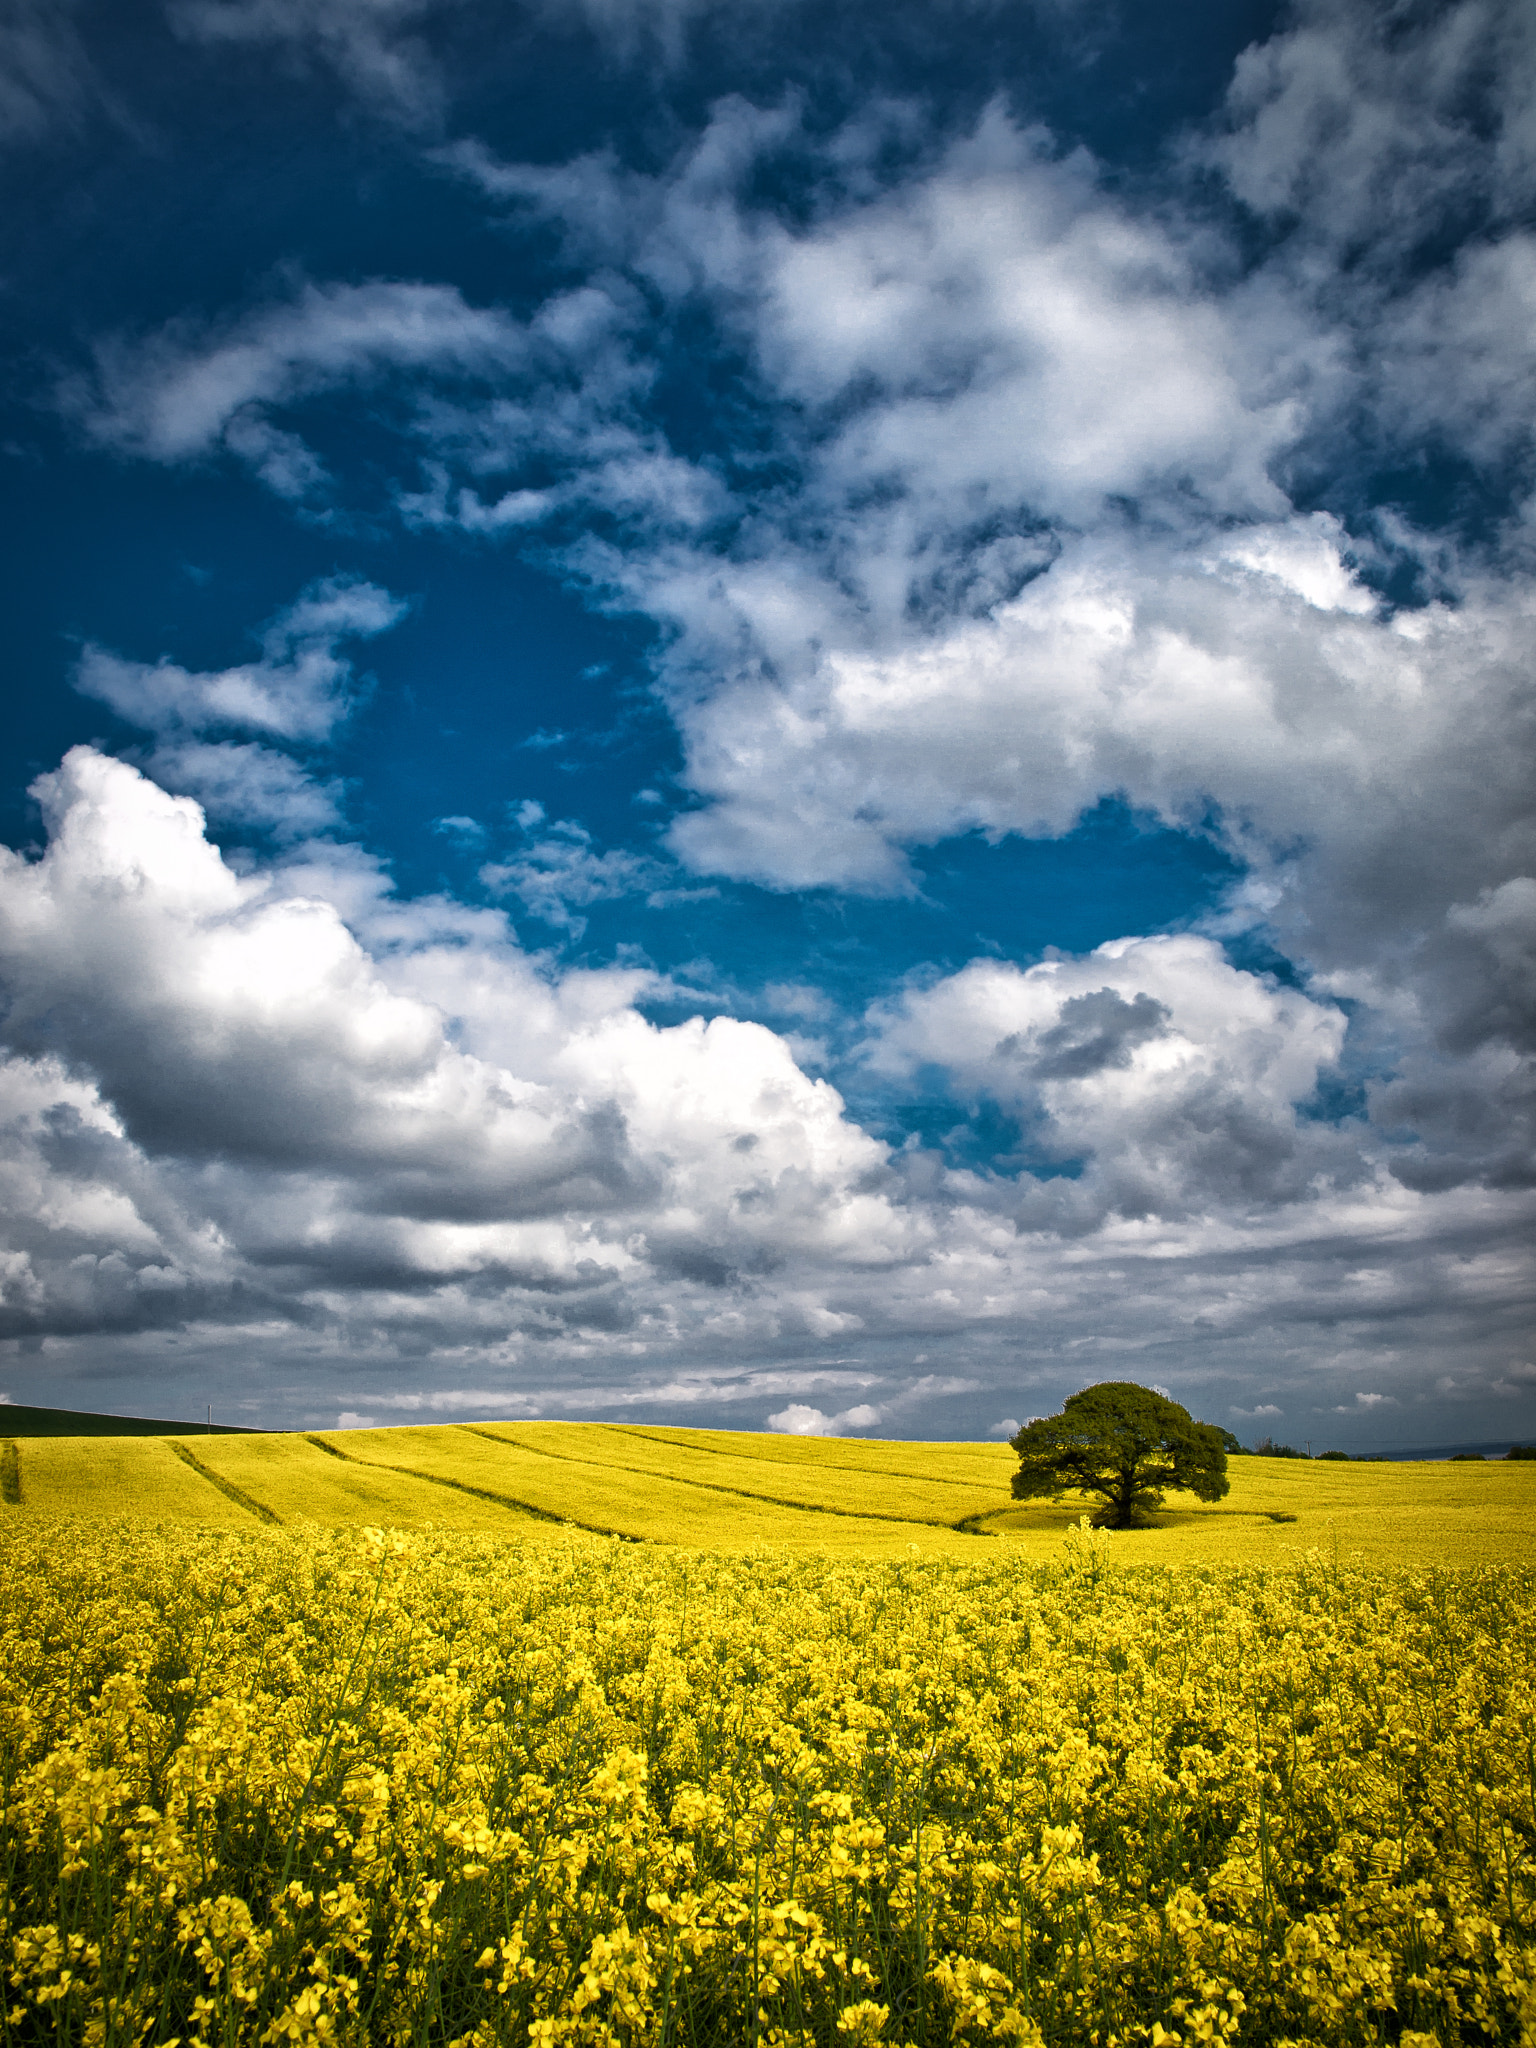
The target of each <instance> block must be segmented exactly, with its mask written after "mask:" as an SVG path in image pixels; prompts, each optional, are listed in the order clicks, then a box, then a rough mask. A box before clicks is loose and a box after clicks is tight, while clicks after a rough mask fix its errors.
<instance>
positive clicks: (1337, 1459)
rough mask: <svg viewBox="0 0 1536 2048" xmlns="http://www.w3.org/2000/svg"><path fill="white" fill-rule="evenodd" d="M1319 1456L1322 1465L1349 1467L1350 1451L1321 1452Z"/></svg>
mask: <svg viewBox="0 0 1536 2048" xmlns="http://www.w3.org/2000/svg"><path fill="white" fill-rule="evenodd" d="M1317 1455H1318V1462H1319V1463H1320V1464H1324V1465H1347V1464H1348V1463H1349V1453H1348V1451H1319V1452H1318V1454H1317Z"/></svg>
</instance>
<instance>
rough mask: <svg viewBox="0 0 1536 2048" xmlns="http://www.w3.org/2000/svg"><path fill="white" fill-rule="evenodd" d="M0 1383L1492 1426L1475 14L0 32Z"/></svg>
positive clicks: (1511, 485) (1506, 417) (1497, 267)
mask: <svg viewBox="0 0 1536 2048" xmlns="http://www.w3.org/2000/svg"><path fill="white" fill-rule="evenodd" d="M0 178H3V179H4V181H5V191H6V200H5V204H4V206H3V208H0V329H3V333H0V358H3V367H4V376H3V380H0V382H3V399H0V403H3V419H0V478H3V490H4V502H5V507H6V531H7V536H8V538H7V543H6V547H5V549H4V553H3V559H0V579H3V598H0V602H3V607H4V610H3V616H4V621H5V628H6V630H5V632H4V635H3V638H0V648H3V660H4V687H3V691H0V696H3V708H0V715H3V718H4V740H3V748H0V770H3V772H0V1019H3V1023H0V1212H3V1222H0V1402H3V1401H5V1400H9V1401H13V1402H24V1403H41V1404H47V1405H54V1406H63V1407H75V1408H86V1409H97V1410H106V1411H110V1412H117V1413H124V1414H129V1413H140V1414H150V1415H167V1416H183V1417H201V1416H202V1415H203V1414H204V1412H205V1408H206V1407H208V1406H211V1407H212V1409H213V1412H214V1415H215V1418H216V1419H219V1420H222V1421H225V1422H247V1423H251V1424H257V1425H261V1426H266V1427H314V1426H316V1425H324V1426H328V1427H334V1426H348V1425H350V1424H357V1423H364V1422H372V1423H381V1424H382V1423H388V1422H408V1421H417V1422H421V1421H454V1420H459V1419H469V1418H472V1417H483V1416H493V1415H494V1416H509V1417H522V1416H528V1417H532V1416H568V1417H574V1418H578V1419H583V1418H584V1419H592V1420H610V1421H612V1420H627V1421H633V1422H668V1423H681V1424H697V1425H700V1426H710V1427H732V1428H741V1429H749V1430H764V1429H767V1430H778V1431H788V1432H800V1433H813V1434H838V1433H845V1434H857V1435H866V1436H870V1435H874V1436H887V1437H908V1438H951V1439H959V1438H964V1439H972V1440H975V1439H986V1438H993V1439H1001V1438H1004V1437H1006V1436H1008V1435H1009V1434H1011V1433H1012V1432H1013V1431H1014V1430H1015V1429H1016V1428H1017V1427H1018V1424H1019V1423H1020V1422H1021V1421H1022V1420H1024V1419H1025V1418H1027V1417H1029V1416H1031V1415H1038V1414H1046V1413H1050V1412H1052V1411H1053V1410H1054V1409H1055V1408H1057V1407H1058V1406H1059V1405H1060V1402H1061V1401H1062V1399H1063V1398H1064V1397H1065V1396H1066V1395H1067V1394H1069V1393H1071V1392H1072V1391H1074V1390H1075V1389H1076V1388H1078V1387H1080V1386H1083V1385H1085V1384H1088V1383H1090V1382H1092V1381H1096V1380H1103V1379H1133V1380H1137V1381H1139V1382H1141V1383H1142V1384H1145V1385H1152V1386H1157V1387H1159V1388H1161V1389H1163V1390H1166V1391H1168V1392H1171V1393H1172V1394H1173V1396H1174V1397H1175V1398H1176V1399H1178V1400H1179V1401H1181V1402H1183V1403H1184V1404H1185V1405H1186V1406H1188V1407H1189V1408H1190V1409H1191V1410H1192V1411H1193V1412H1194V1413H1196V1414H1197V1415H1199V1416H1201V1417H1203V1418H1204V1419H1206V1420H1208V1421H1212V1422H1216V1423H1218V1424H1220V1425H1221V1426H1222V1427H1224V1428H1227V1429H1230V1430H1232V1431H1233V1432H1234V1433H1235V1434H1237V1435H1238V1436H1239V1437H1241V1438H1242V1440H1243V1441H1245V1442H1252V1441H1255V1440H1257V1439H1259V1438H1262V1437H1264V1436H1271V1437H1273V1438H1274V1439H1276V1440H1279V1441H1289V1442H1293V1443H1296V1444H1303V1443H1310V1444H1311V1445H1312V1446H1313V1448H1314V1449H1315V1450H1320V1449H1323V1448H1340V1449H1344V1450H1349V1451H1371V1450H1377V1449H1391V1448H1393V1447H1398V1446H1403V1445H1409V1444H1433V1443H1459V1442H1474V1441H1482V1440H1485V1439H1486V1440H1501V1441H1502V1440H1509V1439H1518V1438H1521V1437H1522V1436H1524V1437H1530V1436H1532V1435H1533V1434H1536V1334H1533V1321H1532V1299H1533V1263H1536V1261H1533V1245H1536V1230H1533V1225H1536V1172H1533V1151H1532V1127H1533V1113H1536V1090H1533V1065H1532V1056H1533V1052H1536V804H1533V789H1536V776H1533V772H1532V769H1533V761H1532V754H1533V748H1532V736H1533V735H1532V726H1533V692H1532V676H1533V664H1536V654H1533V648H1536V639H1533V626H1536V589H1533V581H1532V568H1533V563H1536V431H1533V422H1536V229H1533V226H1532V221H1533V201H1536V14H1533V12H1532V11H1531V10H1530V8H1529V7H1527V6H1524V5H1522V4H1520V0H1445V4H1439V5H1428V6H1426V5H1416V4H1393V0H1327V4H1326V5H1324V4H1321V0H1300V4H1295V5H1290V6H1277V5H1271V4H1267V0H1237V4H1231V0H1229V4H1226V5H1221V6H1218V5H1214V4H1209V0H1181V4H1179V5H1174V4H1172V0H1150V4H1143V5H1138V6H1134V7H1133V6H1131V5H1129V4H1127V0H1102V4H1101V0H1095V4H1093V5H1089V4H1087V0H1007V4H1004V0H946V4H945V5H943V6H939V5H936V4H934V0H918V4H913V0H881V4H880V5H878V6H874V5H869V4H864V0H849V4H848V5H846V6H841V7H837V8H828V7H825V6H813V5H810V4H808V0H731V4H729V5H726V4H724V0H72V4H71V0H3V4H0Z"/></svg>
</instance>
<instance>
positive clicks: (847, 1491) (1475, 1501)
mask: <svg viewBox="0 0 1536 2048" xmlns="http://www.w3.org/2000/svg"><path fill="white" fill-rule="evenodd" d="M9 1456H10V1460H11V1463H10V1466H9V1467H8V1469H12V1470H14V1473H15V1488H16V1491H17V1493H18V1495H19V1500H18V1502H17V1505H18V1506H19V1507H20V1508H21V1510H22V1512H23V1514H24V1515H26V1516H28V1517H30V1516H37V1515H44V1516H45V1515H53V1514H69V1515H84V1516H88V1517H95V1518H113V1517H117V1516H122V1515H131V1516H144V1515H148V1516H151V1517H153V1518H154V1519H155V1520H157V1521H164V1522H186V1523H206V1524H218V1525H223V1526H228V1527H238V1526H247V1527H248V1526H250V1525H251V1524H252V1523H265V1524H268V1525H284V1526H287V1525H300V1524H304V1525H308V1524H316V1525H320V1526H324V1527H332V1528H365V1527H370V1526H376V1527H391V1528H401V1529H418V1530H424V1529H428V1528H438V1529H449V1530H458V1531H463V1532H476V1531H478V1532H481V1533H483V1534H486V1535H495V1534H498V1533H500V1534H503V1535H517V1536H521V1537H523V1538H525V1539H527V1540H537V1532H538V1530H539V1528H540V1527H541V1526H542V1527H543V1528H545V1529H546V1530H547V1529H549V1528H552V1527H554V1526H557V1525H562V1524H563V1525H566V1526H569V1527H573V1528H577V1529H585V1530H588V1531H590V1532H592V1533H594V1534H599V1535H615V1536H623V1537H629V1538H633V1539H636V1540H638V1541H641V1542H650V1543H663V1544H681V1545H686V1546H694V1547H702V1548H707V1549H712V1550H720V1551H726V1552H732V1553H734V1552H741V1551H750V1550H754V1549H757V1548H760V1547H762V1546H764V1545H769V1546H773V1547H787V1548H788V1549H789V1550H791V1551H794V1552H797V1553H809V1554H814V1555H816V1556H818V1557H846V1558H869V1559H878V1558H899V1557H905V1556H907V1555H909V1554H910V1551H911V1547H912V1546H913V1545H914V1544H915V1545H916V1546H917V1548H918V1550H919V1551H920V1552H921V1553H922V1554H923V1555H925V1556H943V1557H951V1558H954V1559H955V1560H957V1561H960V1560H965V1559H970V1558H973V1556H974V1553H975V1550H976V1547H977V1544H978V1542H979V1541H983V1540H985V1541H987V1542H989V1543H995V1544H996V1545H998V1546H999V1547H1000V1548H1001V1549H1003V1550H1006V1551H1007V1552H1008V1553H1009V1554H1012V1555H1016V1556H1018V1557H1020V1558H1025V1559H1039V1560H1045V1559H1048V1558H1050V1557H1052V1556H1055V1555H1057V1554H1058V1553H1059V1551H1060V1546H1061V1540H1062V1537H1063V1535H1064V1534H1065V1532H1066V1530H1067V1528H1068V1527H1069V1526H1070V1525H1071V1523H1072V1522H1073V1521H1074V1520H1076V1519H1077V1517H1078V1516H1079V1515H1080V1514H1081V1512H1082V1509H1081V1504H1080V1503H1077V1504H1074V1503H1072V1502H1070V1501H1065V1502H1062V1503H1061V1504H1059V1505H1056V1506H1052V1505H1049V1504H1045V1505H1041V1504H1034V1503H1032V1504H1029V1505H1027V1506H1025V1505H1016V1504H1014V1503H1013V1502H1011V1501H1010V1499H1009V1495H1008V1481H1009V1477H1010V1475H1011V1473H1012V1471H1013V1469H1014V1464H1015V1460H1014V1458H1013V1454H1012V1453H1011V1452H1010V1451H1009V1450H1008V1449H1007V1447H1006V1446H1004V1445H988V1444H899V1443H880V1442H867V1441H859V1440H851V1439H832V1440H829V1439H818V1438H795V1437H774V1436H754V1435H746V1434H741V1433H733V1432H726V1431H709V1430H681V1429H678V1430H667V1429H648V1428H628V1427H620V1426H609V1425H603V1424H593V1423H561V1422H528V1423H504V1422H493V1423H483V1424H473V1425H461V1426H457V1427H437V1428H432V1427H428V1428H415V1429H412V1428H406V1429H374V1430H351V1431H335V1432H329V1433H315V1434H313V1435H309V1436H303V1435H292V1436H223V1437H220V1436H212V1437H209V1436H202V1435H197V1436H186V1437H180V1438H165V1439H156V1438H150V1437H131V1438H130V1437H123V1438H111V1437H108V1438H95V1439H85V1438H80V1439H76V1438H26V1439H19V1440H17V1441H16V1442H15V1444H14V1447H13V1449H12V1451H11V1452H10V1454H9ZM1230 1474H1231V1481H1232V1489H1231V1492H1230V1493H1229V1495H1228V1496H1227V1498H1226V1499H1225V1500H1222V1501H1220V1502H1217V1503H1213V1504H1210V1505H1206V1504H1203V1503H1201V1502H1198V1501H1196V1500H1194V1499H1193V1498H1192V1497H1190V1496H1188V1495H1184V1496H1172V1497H1170V1499H1169V1502H1168V1504H1167V1507H1166V1509H1165V1511H1164V1512H1163V1514H1162V1515H1160V1516H1159V1517H1158V1526H1157V1527H1156V1528H1153V1529H1149V1530H1145V1531H1142V1532H1139V1533H1138V1534H1136V1535H1135V1536H1134V1537H1132V1538H1129V1539H1128V1541H1129V1542H1130V1544H1131V1545H1132V1546H1133V1549H1134V1555H1135V1558H1136V1560H1137V1561H1138V1562H1142V1563H1151V1564H1157V1565H1169V1564H1175V1563H1180V1562H1183V1563H1212V1564H1215V1563H1236V1562H1239V1561H1242V1562H1251V1563H1255V1564H1261V1563H1269V1564H1281V1563H1283V1562H1284V1561H1285V1560H1286V1559H1287V1558H1290V1557H1293V1556H1294V1555H1295V1554H1296V1553H1297V1552H1298V1551H1300V1550H1306V1549H1311V1548H1321V1549H1323V1550H1325V1551H1326V1552H1328V1554H1329V1555H1330V1556H1331V1555H1334V1554H1335V1553H1336V1554H1337V1555H1338V1556H1339V1557H1340V1558H1342V1559H1344V1560H1347V1561H1350V1562H1354V1563H1362V1564H1373V1565H1384V1566H1403V1565H1407V1566H1435V1565H1446V1564H1451V1565H1477V1564H1499V1563H1536V1465H1533V1464H1504V1463H1489V1464H1472V1465H1467V1464H1439V1465H1433V1464H1430V1465H1414V1466H1394V1465H1370V1464H1325V1463H1320V1462H1319V1463H1314V1462H1309V1461H1305V1460H1297V1461H1289V1460H1280V1459H1269V1458H1234V1459H1233V1460H1232V1463H1231V1467H1230Z"/></svg>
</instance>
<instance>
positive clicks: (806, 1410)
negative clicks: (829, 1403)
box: [768, 1401, 880, 1436]
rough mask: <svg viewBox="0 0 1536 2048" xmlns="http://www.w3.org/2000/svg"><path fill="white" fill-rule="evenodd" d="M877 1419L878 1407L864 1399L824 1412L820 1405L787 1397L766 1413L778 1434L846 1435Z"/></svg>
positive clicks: (769, 1422)
mask: <svg viewBox="0 0 1536 2048" xmlns="http://www.w3.org/2000/svg"><path fill="white" fill-rule="evenodd" d="M879 1420H880V1410H879V1409H878V1408H872V1407H870V1406H869V1404H868V1403H867V1402H861V1403H860V1404H859V1405H858V1406H857V1407H856V1408H845V1409H843V1410H842V1412H841V1413H840V1414H837V1415H827V1414H824V1413H823V1412H822V1410H821V1409H820V1408H811V1407H807V1405H806V1404H805V1403H804V1402H803V1401H791V1403H790V1404H789V1406H788V1407H787V1408H781V1409H780V1410H779V1412H778V1414H777V1415H770V1416H769V1417H768V1427H769V1428H770V1429H772V1430H776V1431H777V1432H778V1433H779V1435H780V1436H848V1435H850V1434H852V1433H853V1432H854V1431H857V1430H868V1429H872V1428H873V1427H874V1425H875V1424H876V1423H877V1422H878V1421H879Z"/></svg>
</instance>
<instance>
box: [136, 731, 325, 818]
mask: <svg viewBox="0 0 1536 2048" xmlns="http://www.w3.org/2000/svg"><path fill="white" fill-rule="evenodd" d="M144 768H145V772H146V773H147V774H148V775H150V776H152V777H153V779H154V780H155V781H156V782H158V783H159V784H160V786H161V787H162V789H166V790H169V791H171V792H172V793H173V794H174V795H177V796H189V797H192V798H194V799H195V800H196V802H197V803H198V805H199V806H200V808H201V809H202V811H203V813H204V815H205V816H206V817H209V818H212V819H214V820H215V821H217V822H218V823H219V824H221V825H225V826H230V827H233V828H234V829H235V830H237V831H238V830H257V831H264V832H267V833H270V834H271V835H272V836H273V838H274V839H276V840H277V841H278V842H279V843H283V842H288V841H292V840H300V839H310V838H313V837H315V836H317V835H318V834H321V833H330V832H335V831H338V830H339V829H340V828H341V826H342V825H343V823H344V816H345V805H344V801H343V799H344V794H345V792H344V790H343V787H342V785H341V783H340V782H339V781H337V780H335V779H334V778H333V779H331V780H329V781H324V782H322V781H319V780H317V779H316V777H315V776H313V775H311V774H310V773H309V772H308V770H306V769H305V768H303V767H302V766H301V765H300V764H299V763H298V762H297V761H295V760H293V759H292V757H291V756H289V755H287V754H279V753H276V752H274V751H273V749H272V748H270V747H262V746H255V745H249V744H248V745H240V744H238V743H236V742H234V741H229V740H224V741H217V742H212V741H207V740H184V741H171V742H167V743H163V744H162V745H160V746H158V747H156V748H155V749H154V751H153V752H152V753H151V754H150V755H149V756H148V757H147V759H146V760H145V763H144Z"/></svg>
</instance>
